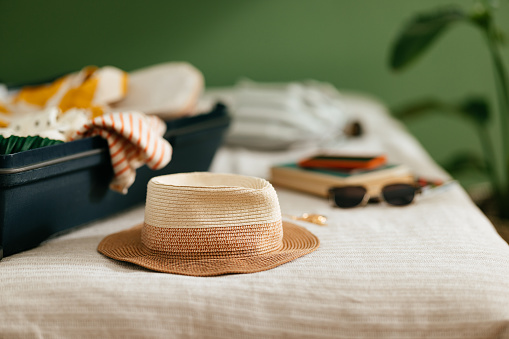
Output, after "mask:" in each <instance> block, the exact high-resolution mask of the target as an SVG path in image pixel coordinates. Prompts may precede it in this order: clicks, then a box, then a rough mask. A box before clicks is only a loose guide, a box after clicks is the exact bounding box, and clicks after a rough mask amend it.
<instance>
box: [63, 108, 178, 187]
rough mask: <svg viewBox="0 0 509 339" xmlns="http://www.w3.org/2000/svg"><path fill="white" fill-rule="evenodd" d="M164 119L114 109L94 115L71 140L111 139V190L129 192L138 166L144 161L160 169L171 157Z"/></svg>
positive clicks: (152, 167) (108, 140) (154, 168)
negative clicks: (94, 137) (114, 110)
mask: <svg viewBox="0 0 509 339" xmlns="http://www.w3.org/2000/svg"><path fill="white" fill-rule="evenodd" d="M164 132H166V125H165V123H164V121H162V120H161V119H160V118H158V117H156V116H150V115H145V114H143V113H140V112H115V113H108V114H105V115H102V116H99V117H97V118H94V119H92V120H90V121H88V122H87V123H86V124H84V125H83V126H82V127H81V128H80V129H78V130H77V131H76V132H75V133H74V135H73V136H72V138H71V140H75V139H82V138H87V137H92V136H95V135H100V136H101V137H103V138H104V139H106V141H107V142H108V147H109V151H110V158H111V165H112V167H113V179H112V181H111V183H110V188H111V189H112V190H115V191H118V192H120V193H122V194H127V190H128V189H129V187H131V185H132V184H133V183H134V180H135V178H136V169H137V168H138V167H140V166H142V165H144V164H146V165H147V166H148V167H149V168H151V169H153V170H157V169H161V168H163V167H164V166H166V165H168V163H169V162H170V160H171V155H172V152H173V149H172V147H171V145H170V143H169V142H168V141H167V140H166V139H164V138H163V135H164Z"/></svg>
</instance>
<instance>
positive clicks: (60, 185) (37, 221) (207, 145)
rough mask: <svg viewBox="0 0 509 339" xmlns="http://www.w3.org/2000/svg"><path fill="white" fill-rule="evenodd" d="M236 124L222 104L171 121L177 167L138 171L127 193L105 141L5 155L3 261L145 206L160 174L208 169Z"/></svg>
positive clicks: (0, 211)
mask: <svg viewBox="0 0 509 339" xmlns="http://www.w3.org/2000/svg"><path fill="white" fill-rule="evenodd" d="M229 123H230V118H229V116H228V114H227V111H226V107H225V106H224V105H222V104H217V105H216V107H215V108H214V109H213V111H212V112H210V113H208V114H203V115H199V116H194V117H186V118H180V119H176V120H171V121H167V122H166V124H167V132H166V134H165V136H164V137H165V139H167V140H168V141H169V142H170V144H171V145H172V147H173V155H172V160H171V162H170V163H169V164H168V165H167V166H166V167H165V168H163V169H161V170H157V171H153V170H150V169H148V168H147V167H146V166H143V167H141V168H139V169H138V170H137V171H136V181H135V182H134V184H133V185H132V186H131V187H130V188H129V193H128V194H127V195H121V194H119V193H117V192H114V191H112V190H110V189H109V188H108V185H109V182H110V180H111V178H112V175H113V171H112V167H111V161H110V157H109V151H108V145H107V142H106V140H104V139H102V138H100V137H93V138H87V139H82V140H76V141H72V142H68V143H63V144H58V145H54V146H48V147H44V148H39V149H34V150H30V151H25V152H21V153H16V154H10V155H2V156H0V246H1V248H2V249H3V255H2V254H1V253H0V258H2V256H8V255H12V254H15V253H18V252H20V251H23V250H27V249H30V248H33V247H35V246H37V245H38V244H40V243H41V242H42V241H44V240H45V239H47V238H49V237H50V236H52V235H53V234H55V233H58V232H61V231H64V230H68V229H71V228H73V227H76V226H78V225H82V224H85V223H87V222H90V221H93V220H96V219H100V218H103V217H106V216H109V215H111V214H114V213H117V212H120V211H122V210H124V209H126V208H129V207H132V206H134V205H137V204H141V203H143V202H144V201H145V194H146V187H147V183H148V181H149V180H150V178H151V177H153V176H157V175H164V174H171V173H179V172H193V171H206V170H208V168H209V166H210V163H211V162H212V158H213V157H214V154H215V152H216V150H217V148H218V147H219V145H220V144H221V142H222V139H223V135H224V132H225V131H226V128H227V127H228V126H229Z"/></svg>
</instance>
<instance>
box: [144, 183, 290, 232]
mask: <svg viewBox="0 0 509 339" xmlns="http://www.w3.org/2000/svg"><path fill="white" fill-rule="evenodd" d="M280 220H281V210H280V207H279V202H278V199H277V194H276V191H275V190H274V188H273V187H272V185H271V184H270V183H269V182H267V181H266V180H264V179H260V178H254V177H247V176H241V175H233V174H215V173H180V174H173V175H166V176H160V177H155V178H152V179H151V180H150V182H149V184H148V190H147V201H146V207H145V223H146V224H149V225H151V226H154V227H163V228H210V227H231V226H245V225H258V224H267V223H273V222H278V221H280Z"/></svg>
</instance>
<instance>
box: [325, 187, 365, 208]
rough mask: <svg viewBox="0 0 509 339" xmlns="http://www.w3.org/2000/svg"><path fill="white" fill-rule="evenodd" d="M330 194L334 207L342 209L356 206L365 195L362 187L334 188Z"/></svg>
mask: <svg viewBox="0 0 509 339" xmlns="http://www.w3.org/2000/svg"><path fill="white" fill-rule="evenodd" d="M330 192H331V194H332V197H333V199H334V203H335V204H336V206H338V207H342V208H350V207H355V206H358V205H359V204H360V203H361V202H362V200H363V199H364V196H365V195H366V189H365V188H364V187H362V186H345V187H335V188H333V189H331V191H330Z"/></svg>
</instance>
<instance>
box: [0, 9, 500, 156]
mask: <svg viewBox="0 0 509 339" xmlns="http://www.w3.org/2000/svg"><path fill="white" fill-rule="evenodd" d="M449 3H450V2H449V1H439V0H428V1H417V0H386V1H374V0H372V1H368V0H360V1H346V0H308V1H304V0H250V1H247V0H246V1H240V0H238V1H234V0H214V1H210V0H209V1H192V0H188V1H150V0H145V1H128V0H123V1H118V0H115V1H104V0H101V1H99V0H89V1H68V0H67V1H64V0H58V1H56V0H52V1H51V0H50V1H7V0H0V81H3V82H6V83H10V84H20V83H28V82H37V81H43V80H45V79H50V78H53V77H55V76H57V75H60V74H62V73H66V72H69V71H73V70H77V69H79V68H81V67H82V66H84V65H88V64H95V65H99V66H101V65H107V64H111V65H115V66H118V67H120V68H123V69H125V70H133V69H136V68H139V67H142V66H146V65H150V64H154V63H158V62H164V61H174V60H185V61H189V62H191V63H192V64H194V65H195V66H196V67H198V68H199V69H200V70H202V72H203V73H204V75H205V79H206V82H207V85H208V86H218V85H232V84H234V83H235V81H236V80H238V79H239V78H241V77H248V78H251V79H253V80H257V81H292V80H302V79H310V78H313V79H317V80H322V81H328V82H331V83H333V84H334V85H336V86H337V87H338V88H340V89H348V90H356V91H362V92H366V93H369V94H371V95H373V96H376V97H378V98H380V99H381V100H383V101H384V102H386V103H387V104H388V105H389V106H394V105H398V104H401V103H404V102H406V101H408V100H410V99H413V98H417V97H429V96H437V97H440V98H443V99H451V100H452V99H459V98H461V97H463V96H465V95H467V94H470V93H479V94H486V95H489V96H491V97H493V95H494V85H493V76H492V72H491V71H492V70H491V64H490V63H489V57H488V54H487V51H486V50H485V45H484V41H483V40H482V37H481V36H480V34H479V33H478V32H477V31H475V30H474V29H473V28H471V27H468V26H466V25H460V26H458V27H455V29H453V30H451V31H449V32H446V34H445V35H444V37H443V38H442V39H440V41H439V42H438V43H437V44H436V45H435V46H434V47H433V49H432V50H430V51H429V53H428V54H427V55H426V56H425V57H424V58H423V59H422V60H420V61H419V62H418V63H417V64H416V65H414V67H412V68H410V69H409V70H407V71H405V72H403V73H401V74H395V73H393V72H391V71H390V70H389V69H388V67H387V59H388V51H389V46H390V45H391V43H392V41H393V39H394V37H395V35H396V34H397V32H398V31H399V30H400V28H401V27H402V24H403V23H404V22H405V21H406V20H408V19H409V18H410V17H411V15H412V14H414V13H416V12H418V11H422V10H426V9H430V8H434V7H436V6H439V5H445V4H449ZM455 3H457V4H461V5H464V6H466V7H469V6H470V5H471V4H472V1H456V2H455ZM497 19H498V22H499V23H502V26H503V28H504V29H505V30H506V32H509V3H508V2H507V1H501V8H500V10H499V12H498V18H497ZM504 60H505V61H506V63H507V64H509V62H508V61H509V59H508V53H507V49H506V50H505V51H504ZM407 125H408V127H409V129H410V131H411V132H413V133H414V134H415V135H416V137H417V138H418V139H419V140H420V141H421V142H422V143H423V145H424V146H425V147H426V148H427V149H428V151H429V152H430V153H431V155H432V156H433V157H434V158H435V159H436V160H437V161H439V162H442V161H444V160H446V159H447V158H449V157H450V156H451V154H454V153H455V152H457V151H459V150H465V149H473V150H476V151H478V152H479V150H480V148H479V143H478V141H477V139H476V137H475V135H474V128H473V127H471V126H469V125H468V124H467V123H465V122H461V121H458V120H456V119H453V118H450V117H446V116H444V115H443V114H441V113H440V112H437V113H435V114H432V115H429V116H427V117H426V118H424V119H421V120H415V121H411V122H408V123H407Z"/></svg>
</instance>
